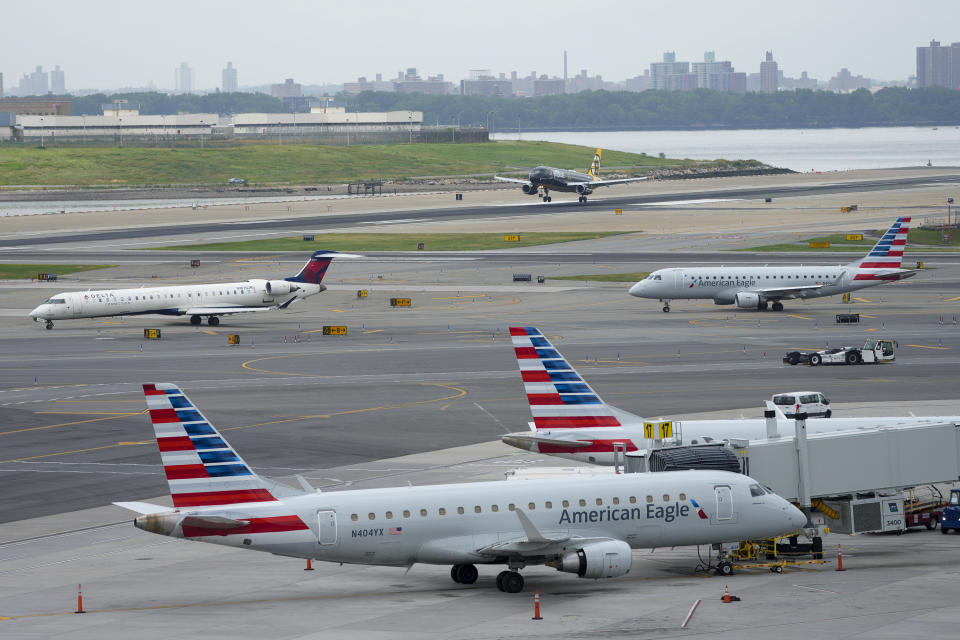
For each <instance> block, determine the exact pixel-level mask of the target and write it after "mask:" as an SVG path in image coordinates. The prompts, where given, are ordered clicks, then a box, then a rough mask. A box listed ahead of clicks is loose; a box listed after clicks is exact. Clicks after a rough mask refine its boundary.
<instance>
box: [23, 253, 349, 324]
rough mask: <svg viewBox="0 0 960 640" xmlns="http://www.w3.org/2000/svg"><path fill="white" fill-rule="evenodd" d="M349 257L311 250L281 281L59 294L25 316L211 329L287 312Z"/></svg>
mask: <svg viewBox="0 0 960 640" xmlns="http://www.w3.org/2000/svg"><path fill="white" fill-rule="evenodd" d="M356 257H359V256H354V255H351V254H348V253H338V252H336V251H316V252H314V254H313V255H312V256H311V257H310V260H308V261H307V263H306V264H305V265H304V266H303V269H301V270H300V273H298V274H297V275H295V276H290V277H289V278H284V279H283V280H246V281H244V282H224V283H220V284H189V285H178V286H173V287H142V288H139V289H107V290H101V291H77V292H73V293H59V294H57V295H55V296H53V297H52V298H50V299H49V300H47V301H46V302H44V303H43V304H41V305H40V306H39V307H37V308H36V309H34V310H33V311H31V312H30V317H31V318H33V319H34V320H35V321H36V322H46V326H47V329H52V328H53V321H54V320H68V319H73V318H103V317H110V316H128V315H146V314H159V315H165V316H189V317H190V323H191V324H195V325H196V324H200V323H201V322H203V318H204V317H206V318H207V323H208V324H209V325H210V326H211V327H215V326H217V325H218V324H220V316H223V315H228V314H231V313H247V312H252V311H267V310H269V309H286V308H287V307H288V306H290V303H292V302H293V301H294V300H301V299H303V298H308V297H310V296H312V295H316V294H318V293H320V292H321V291H324V290H325V289H326V287H325V286H324V285H322V284H320V281H321V280H323V276H324V275H325V274H326V273H327V267H329V266H330V261H331V260H333V259H334V258H356Z"/></svg>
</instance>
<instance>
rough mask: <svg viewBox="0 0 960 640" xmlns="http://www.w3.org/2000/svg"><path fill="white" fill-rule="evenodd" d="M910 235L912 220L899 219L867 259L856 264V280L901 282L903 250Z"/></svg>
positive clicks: (907, 218) (854, 277) (906, 218)
mask: <svg viewBox="0 0 960 640" xmlns="http://www.w3.org/2000/svg"><path fill="white" fill-rule="evenodd" d="M908 233H910V218H909V217H905V218H897V221H896V222H894V223H893V226H892V227H890V229H889V230H887V232H886V233H885V234H883V237H882V238H880V241H879V242H877V244H876V246H874V247H873V249H871V250H870V253H868V254H867V255H866V257H865V258H863V259H861V260H859V261H858V262H857V263H856V269H857V270H856V273H855V274H854V276H853V279H854V280H899V279H900V277H901V274H900V264H901V263H902V262H903V250H904V248H905V247H906V244H907V234H908Z"/></svg>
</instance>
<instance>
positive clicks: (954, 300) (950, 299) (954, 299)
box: [944, 296, 960, 302]
mask: <svg viewBox="0 0 960 640" xmlns="http://www.w3.org/2000/svg"><path fill="white" fill-rule="evenodd" d="M957 300H960V296H955V297H953V298H947V299H946V300H944V302H956V301H957Z"/></svg>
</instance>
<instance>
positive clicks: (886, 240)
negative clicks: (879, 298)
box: [630, 218, 917, 313]
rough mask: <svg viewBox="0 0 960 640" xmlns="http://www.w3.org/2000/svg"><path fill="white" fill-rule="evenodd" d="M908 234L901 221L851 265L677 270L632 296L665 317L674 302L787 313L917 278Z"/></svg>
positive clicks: (647, 281) (654, 276)
mask: <svg viewBox="0 0 960 640" xmlns="http://www.w3.org/2000/svg"><path fill="white" fill-rule="evenodd" d="M909 231H910V218H897V221H896V222H894V223H893V226H892V227H890V229H889V230H888V231H887V232H886V233H885V234H883V237H882V238H881V239H880V241H879V242H877V244H876V246H874V247H873V249H871V250H870V253H868V254H867V255H866V256H864V257H863V258H860V259H859V260H854V261H853V262H851V263H850V264H846V265H838V266H835V267H817V266H803V265H799V266H794V267H791V266H784V267H768V266H762V267H748V266H737V265H731V266H729V267H727V266H721V267H673V268H669V269H659V270H657V271H654V272H653V273H651V274H650V275H648V276H647V277H646V278H644V279H643V280H641V281H640V282H638V283H636V284H635V285H633V286H632V287H630V295H632V296H636V297H638V298H653V299H657V300H660V302H662V303H663V311H664V313H666V312H668V311H670V301H671V300H704V299H705V300H710V299H712V300H713V303H714V304H735V305H737V306H738V307H740V308H741V309H758V310H760V311H766V309H767V306H768V305H770V306H771V307H772V308H773V310H774V311H783V303H782V302H780V301H781V300H794V299H797V298H821V297H824V296H835V295H837V294H840V293H850V292H853V291H859V290H860V289H866V288H867V287H873V286H876V285H878V284H883V283H885V282H894V281H897V280H905V279H906V278H910V277H912V276H915V275H916V274H917V271H915V270H910V269H901V268H900V264H901V261H902V260H903V249H904V247H905V246H906V244H907V234H908V233H909Z"/></svg>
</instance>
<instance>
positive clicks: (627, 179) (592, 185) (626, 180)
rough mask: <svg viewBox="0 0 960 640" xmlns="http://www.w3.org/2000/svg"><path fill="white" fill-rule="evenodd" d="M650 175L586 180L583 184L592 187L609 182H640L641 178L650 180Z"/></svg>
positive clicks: (601, 185)
mask: <svg viewBox="0 0 960 640" xmlns="http://www.w3.org/2000/svg"><path fill="white" fill-rule="evenodd" d="M649 179H650V176H644V177H642V178H619V179H617V180H594V181H593V182H584V183H583V184H589V185H590V186H591V187H605V186H607V185H608V184H621V183H623V182H640V181H641V180H649Z"/></svg>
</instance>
